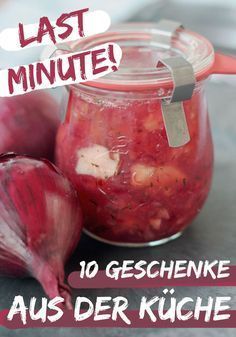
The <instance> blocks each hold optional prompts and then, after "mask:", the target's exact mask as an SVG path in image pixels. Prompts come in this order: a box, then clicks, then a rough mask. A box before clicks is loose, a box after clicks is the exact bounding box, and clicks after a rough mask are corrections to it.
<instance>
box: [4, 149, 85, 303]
mask: <svg viewBox="0 0 236 337" xmlns="http://www.w3.org/2000/svg"><path fill="white" fill-rule="evenodd" d="M81 227H82V215H81V210H80V207H79V201H78V195H77V191H76V190H75V188H74V187H73V186H72V184H71V183H70V182H69V180H68V179H67V178H66V177H65V176H64V175H63V174H62V173H61V171H59V170H58V169H57V168H56V167H55V166H54V165H53V164H51V163H50V162H49V161H47V160H36V159H33V158H30V157H27V156H17V155H15V154H12V153H9V154H5V155H0V272H1V273H3V274H6V275H8V276H25V275H27V274H30V275H32V276H33V277H35V278H36V279H38V281H39V282H40V283H41V285H42V286H43V288H44V290H45V292H46V293H47V295H48V296H49V297H50V298H54V297H56V296H62V297H63V298H64V299H65V304H66V306H67V307H68V308H70V307H71V299H70V292H69V287H68V286H66V285H65V284H64V263H65V261H66V259H67V258H68V257H69V256H70V254H71V253H72V251H73V249H74V248H75V247H76V245H77V244H78V241H79V238H80V233H81Z"/></svg>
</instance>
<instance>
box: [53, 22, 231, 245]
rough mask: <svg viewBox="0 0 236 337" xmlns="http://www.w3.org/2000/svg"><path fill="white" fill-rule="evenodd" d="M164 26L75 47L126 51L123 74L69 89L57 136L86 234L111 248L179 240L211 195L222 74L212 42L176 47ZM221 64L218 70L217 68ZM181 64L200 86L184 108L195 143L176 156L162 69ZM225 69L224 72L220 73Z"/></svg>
mask: <svg viewBox="0 0 236 337" xmlns="http://www.w3.org/2000/svg"><path fill="white" fill-rule="evenodd" d="M162 35H163V36H165V34H164V33H163V32H162V31H161V30H160V29H159V28H158V26H157V25H155V24H149V23H143V24H140V23H132V24H123V25H119V26H118V27H115V28H114V29H113V30H110V31H108V32H106V33H104V34H100V35H98V36H95V37H92V38H86V39H83V40H82V41H79V42H76V43H74V44H73V46H72V48H73V49H74V50H85V49H89V48H92V47H95V46H96V45H99V44H102V43H106V42H116V43H118V44H119V45H120V47H121V48H122V52H123V56H122V61H121V64H120V67H119V70H118V71H117V72H114V73H112V74H110V75H108V76H105V77H102V78H100V79H97V80H96V81H93V82H87V83H83V84H77V85H73V86H70V88H68V90H69V101H68V104H67V111H66V116H65V120H64V122H63V123H62V124H61V126H60V128H59V131H58V135H57V147H56V158H57V164H58V166H59V167H60V168H61V169H62V170H63V171H64V172H65V173H66V174H67V175H68V176H69V178H70V179H71V180H72V182H73V183H74V184H75V185H76V186H77V188H78V191H79V194H80V201H81V205H82V208H83V213H84V221H85V223H84V227H85V232H86V233H87V234H89V235H90V236H92V237H93V238H96V239H98V240H101V241H103V242H106V243H111V244H116V245H125V246H148V245H155V244H161V243H164V242H167V241H169V240H171V239H174V238H176V237H178V236H179V235H180V234H181V232H182V231H183V230H184V229H185V228H186V226H188V225H189V224H190V223H191V222H192V220H193V219H194V218H195V217H196V216H197V214H198V213H199V212H200V210H201V208H202V206H203V204H204V202H205V201H206V198H207V196H208V193H209V189H210V185H211V179H212V172H213V145H212V137H211V130H210V125H209V118H208V111H207V103H206V99H205V92H204V84H205V80H206V78H207V77H208V76H209V75H210V74H211V73H213V72H229V70H228V68H227V66H226V67H225V68H224V69H223V70H222V64H221V68H220V67H219V63H222V62H221V61H222V60H223V58H224V57H223V56H222V57H221V56H220V55H215V53H214V49H213V47H212V45H211V43H210V42H209V41H208V40H206V39H205V38H204V37H202V36H200V35H198V34H196V33H193V32H190V31H188V30H186V29H183V28H179V29H177V30H176V32H175V33H174V34H173V36H172V37H171V39H170V41H169V42H168V43H166V42H165V39H162V38H160V37H161V36H162ZM216 56H217V62H218V63H217V65H216ZM175 57H182V58H184V59H185V60H187V61H188V62H189V64H191V65H192V69H193V73H194V77H195V80H196V82H195V86H194V90H193V93H192V96H191V97H190V99H187V100H185V101H183V102H182V109H183V113H184V116H185V119H186V120H185V122H186V126H187V129H188V133H189V139H188V141H186V142H185V143H184V144H182V145H181V146H176V147H175V146H171V145H170V144H169V141H168V137H167V136H168V135H167V129H166V125H165V123H164V118H163V102H164V101H168V99H170V98H171V95H172V94H173V90H174V85H175V84H174V83H173V78H172V74H171V72H170V70H169V69H167V68H165V67H157V62H158V60H165V59H167V58H169V59H170V58H175ZM217 67H218V68H219V69H218V68H217Z"/></svg>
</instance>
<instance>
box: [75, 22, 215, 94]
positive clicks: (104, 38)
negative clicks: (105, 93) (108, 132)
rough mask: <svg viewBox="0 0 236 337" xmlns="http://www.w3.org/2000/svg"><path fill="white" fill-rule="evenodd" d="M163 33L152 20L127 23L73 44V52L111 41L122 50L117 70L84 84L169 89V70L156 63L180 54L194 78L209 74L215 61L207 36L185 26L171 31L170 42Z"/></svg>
mask: <svg viewBox="0 0 236 337" xmlns="http://www.w3.org/2000/svg"><path fill="white" fill-rule="evenodd" d="M163 35H165V32H163V31H161V30H160V29H159V28H158V25H157V24H155V23H126V24H120V25H117V26H114V27H112V28H111V29H110V30H109V31H107V32H106V33H103V34H99V35H96V36H92V37H89V38H84V39H81V40H80V41H77V42H74V43H72V45H71V48H72V49H73V51H77V50H80V51H82V50H86V49H90V48H94V47H96V46H98V45H100V44H103V43H108V42H114V43H117V44H119V46H120V47H121V49H122V52H123V55H122V59H121V63H120V66H119V69H118V71H116V72H113V73H110V74H109V75H106V76H104V77H101V78H99V79H96V80H94V81H89V82H86V83H84V84H83V85H86V86H92V87H97V88H102V89H109V90H121V91H130V90H153V89H157V88H163V87H164V88H166V87H170V88H171V87H173V81H172V75H171V73H170V71H169V70H168V69H167V68H157V67H156V66H157V62H158V60H160V59H165V58H169V57H174V56H182V57H184V58H185V59H186V60H187V61H188V62H190V63H191V64H192V66H193V70H194V74H195V78H196V80H197V81H200V80H202V79H204V78H206V77H207V76H208V72H209V70H210V68H211V67H212V65H213V64H214V48H213V46H212V44H211V43H210V42H209V41H208V40H207V39H206V38H204V37H203V36H201V35H199V34H197V33H195V32H191V31H189V30H187V29H184V28H179V29H178V30H177V31H176V32H175V33H174V35H173V37H172V39H171V40H170V41H171V42H170V43H167V42H166V43H164V42H163V38H162V37H163Z"/></svg>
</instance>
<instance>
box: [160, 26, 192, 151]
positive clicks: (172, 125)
mask: <svg viewBox="0 0 236 337" xmlns="http://www.w3.org/2000/svg"><path fill="white" fill-rule="evenodd" d="M180 27H183V26H182V25H181V24H180V23H178V22H174V21H169V20H162V21H160V22H159V24H158V29H159V30H161V31H162V32H164V33H166V36H167V37H168V43H169V44H170V42H171V36H173V34H174V32H175V31H176V29H178V28H180ZM161 41H162V38H161ZM163 66H164V67H166V68H167V69H169V71H170V72H171V75H172V79H173V83H174V88H173V92H172V96H171V98H170V99H162V115H163V120H164V124H165V129H166V134H167V139H168V143H169V146H170V147H180V146H183V145H185V144H186V143H188V142H189V141H190V135H189V130H188V125H187V121H186V116H185V111H184V106H183V101H186V100H189V99H191V97H192V95H193V91H194V88H195V83H196V80H195V75H194V70H193V67H192V65H191V63H189V62H188V61H187V60H186V59H185V58H184V57H182V56H177V57H170V58H166V59H160V60H159V61H158V63H157V68H158V67H163Z"/></svg>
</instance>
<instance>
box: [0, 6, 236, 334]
mask: <svg viewBox="0 0 236 337" xmlns="http://www.w3.org/2000/svg"><path fill="white" fill-rule="evenodd" d="M209 3H210V5H209ZM212 3H213V4H212ZM216 3H217V5H216V4H215V5H214V2H213V1H206V2H205V4H200V5H197V2H196V1H169V0H167V1H152V3H151V4H150V3H149V1H148V4H147V6H144V7H143V9H141V10H140V8H139V10H137V11H136V10H135V8H134V10H133V14H132V15H130V18H129V20H132V21H137V20H146V21H156V20H158V19H159V18H163V17H165V18H170V19H175V20H180V21H182V22H183V23H184V24H185V25H186V26H187V27H189V28H190V29H192V30H195V31H197V32H199V33H202V34H204V35H205V36H207V37H208V38H209V39H210V40H211V41H213V42H214V44H215V47H216V49H221V50H224V51H225V52H227V53H231V54H235V55H236V7H235V6H232V7H231V6H229V4H230V2H229V1H228V2H226V3H225V5H224V2H223V1H222V2H220V5H219V2H218V1H216ZM233 3H235V1H232V4H233ZM226 4H227V6H226ZM206 93H207V97H208V104H209V114H210V119H211V125H212V132H213V138H214V144H215V172H214V179H213V185H212V190H211V192H210V195H209V198H208V201H207V203H206V205H205V207H204V209H203V211H202V212H201V214H200V215H199V216H198V218H197V219H196V220H195V221H194V223H193V224H192V225H191V226H190V227H189V228H188V229H187V230H186V231H185V232H184V234H183V236H182V237H180V238H179V239H178V240H176V241H174V242H171V243H169V244H167V245H164V246H161V247H156V248H146V249H125V248H116V247H110V246H107V245H103V244H101V243H98V242H95V241H93V240H92V239H89V238H88V237H85V236H84V237H83V238H82V240H81V243H80V245H79V247H78V249H77V251H76V252H75V254H74V256H73V257H72V259H71V261H70V263H69V264H68V266H67V272H70V271H73V270H76V269H78V264H79V261H80V260H86V261H91V260H94V259H96V260H97V261H98V263H99V266H100V268H103V267H105V265H106V264H107V263H108V262H109V261H111V260H113V259H114V258H115V259H117V260H120V261H122V260H124V259H134V260H136V261H138V260H140V259H145V260H147V261H151V260H153V259H158V260H161V259H165V260H167V261H168V260H170V259H191V260H192V259H193V260H195V261H198V260H200V259H208V260H212V259H229V260H231V262H232V264H235V263H236V249H235V246H236V245H235V242H236V210H235V209H236V208H235V204H236V178H235V175H236V155H235V154H236V151H235V147H236V123H235V116H236V80H235V77H229V76H226V77H223V76H217V77H214V78H212V79H211V80H210V81H209V82H208V84H207V86H206ZM161 291H162V290H161V289H146V290H135V289H130V290H118V289H114V290H81V291H79V290H77V291H73V296H74V297H76V296H79V295H81V296H87V297H89V298H91V299H94V298H95V297H96V296H105V295H109V296H117V295H119V294H120V295H122V296H126V297H127V298H128V299H129V302H130V308H133V309H134V308H136V309H137V308H138V305H139V302H140V298H141V296H142V295H144V294H147V296H151V295H154V294H157V295H158V294H160V293H161ZM175 293H176V296H177V297H178V298H181V297H185V296H191V297H195V296H202V297H205V298H206V297H208V296H210V295H211V296H232V301H231V308H232V309H236V296H235V295H236V291H235V288H176V290H175ZM16 294H21V295H23V296H24V298H25V299H26V301H27V299H29V298H30V297H32V296H37V297H41V296H43V292H42V289H41V287H40V285H39V284H38V283H37V282H36V281H34V280H32V279H25V280H16V279H11V280H9V279H4V278H1V279H0V308H1V309H3V308H8V307H10V305H11V304H12V300H13V298H14V296H15V295H16ZM144 335H145V336H146V337H154V336H160V337H169V336H170V337H172V336H173V337H175V336H176V337H179V336H183V337H184V336H200V335H204V336H214V337H218V336H224V337H227V336H232V337H233V336H235V335H236V331H235V330H234V329H201V330H198V329H185V330H184V329H155V330H154V329H145V330H137V329H135V330H133V329H132V330H127V329H55V330H52V329H43V330H40V329H38V330H35V329H34V330H24V331H21V330H18V331H8V330H6V329H4V328H0V337H18V336H19V337H38V336H45V337H55V336H57V337H62V336H63V337H75V336H79V337H92V336H97V337H100V336H101V337H106V336H107V337H108V336H109V337H115V336H116V337H119V336H121V337H128V336H137V337H139V336H144Z"/></svg>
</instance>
